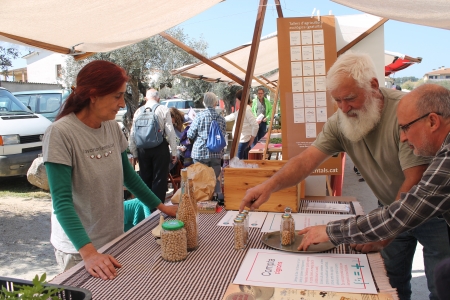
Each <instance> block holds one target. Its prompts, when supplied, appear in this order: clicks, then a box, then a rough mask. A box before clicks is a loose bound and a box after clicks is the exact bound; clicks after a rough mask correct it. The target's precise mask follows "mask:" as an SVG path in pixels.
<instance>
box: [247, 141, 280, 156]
mask: <svg viewBox="0 0 450 300" xmlns="http://www.w3.org/2000/svg"><path fill="white" fill-rule="evenodd" d="M265 146H266V140H265V138H262V139H261V140H260V141H259V142H258V143H256V145H255V146H254V147H252V148H251V149H250V151H249V152H248V159H249V160H261V159H263V152H264V147H265ZM282 152H283V149H282V147H281V144H276V146H274V144H269V146H268V148H267V152H266V154H268V155H269V159H270V155H271V154H272V153H276V154H277V157H276V159H278V158H279V154H281V153H282Z"/></svg>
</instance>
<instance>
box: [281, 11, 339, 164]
mask: <svg viewBox="0 0 450 300" xmlns="http://www.w3.org/2000/svg"><path fill="white" fill-rule="evenodd" d="M277 22H278V52H279V65H280V95H281V97H282V99H284V101H281V111H282V112H281V115H282V116H283V122H282V127H283V130H282V132H283V137H282V140H283V155H285V151H286V150H287V151H286V152H287V157H288V158H290V157H293V156H295V155H297V154H299V153H300V152H302V151H303V150H304V149H306V148H307V147H309V146H310V145H311V143H312V142H313V141H314V140H315V139H316V137H317V135H318V134H319V133H320V132H321V130H322V127H323V125H324V123H325V122H326V121H327V119H328V117H329V116H330V115H331V114H332V113H334V107H333V104H332V102H331V99H328V98H327V93H326V75H327V70H328V69H329V68H330V67H331V65H332V64H333V63H334V62H335V61H336V33H335V26H334V16H325V17H322V18H320V19H317V18H310V17H304V18H283V19H278V21H277ZM287 132H296V135H289V136H288V135H287ZM285 149H286V150H285Z"/></svg>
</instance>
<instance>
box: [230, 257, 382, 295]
mask: <svg viewBox="0 0 450 300" xmlns="http://www.w3.org/2000/svg"><path fill="white" fill-rule="evenodd" d="M233 283H234V284H242V285H251V286H268V287H279V288H295V289H307V290H327V291H335V292H350V293H364V294H376V293H377V290H376V287H375V282H374V279H373V277H372V274H371V272H370V266H369V262H368V259H367V256H366V255H365V254H339V255H337V254H332V253H320V254H308V255H299V254H297V253H286V252H282V251H275V250H263V249H249V250H248V252H247V255H246V256H245V258H244V261H243V262H242V264H241V267H240V268H239V271H238V274H237V275H236V278H235V280H234V281H233Z"/></svg>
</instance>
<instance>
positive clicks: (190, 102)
mask: <svg viewBox="0 0 450 300" xmlns="http://www.w3.org/2000/svg"><path fill="white" fill-rule="evenodd" d="M186 104H187V106H186V108H191V107H192V108H194V101H186Z"/></svg>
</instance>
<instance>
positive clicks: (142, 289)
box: [51, 211, 389, 300]
mask: <svg viewBox="0 0 450 300" xmlns="http://www.w3.org/2000/svg"><path fill="white" fill-rule="evenodd" d="M302 212H308V211H302ZM225 213H226V212H225V211H222V212H221V213H217V214H200V221H199V232H200V240H199V244H200V246H199V248H198V249H197V250H195V251H193V252H190V253H189V254H188V257H187V259H186V260H184V261H182V262H175V263H173V262H166V261H164V260H163V259H162V258H161V251H160V246H159V245H158V244H157V243H156V242H155V240H154V237H153V236H152V235H151V233H150V231H151V230H152V229H153V228H154V227H155V226H156V225H157V224H158V222H159V218H158V217H153V218H147V219H145V220H144V221H143V222H141V223H140V224H139V225H138V226H136V227H135V228H133V229H132V230H131V231H129V232H127V233H126V234H124V235H122V236H121V237H119V238H118V239H116V240H115V241H113V242H111V243H110V244H109V245H107V246H106V247H103V248H102V249H101V250H102V251H103V252H104V253H109V254H111V255H113V256H114V257H116V258H117V259H118V260H119V262H120V263H121V264H122V268H120V269H118V276H117V277H116V278H115V279H114V280H110V281H103V280H102V279H97V278H93V277H92V276H90V275H89V273H87V271H86V270H85V269H84V266H82V265H78V266H77V267H74V268H72V269H71V270H69V271H67V272H65V273H62V274H60V275H58V276H57V277H55V278H54V279H53V280H52V281H51V283H55V284H62V285H69V286H76V287H81V288H85V289H88V290H89V291H91V292H92V294H93V299H145V300H148V299H177V300H181V299H189V300H192V299H208V300H209V299H211V300H215V299H222V296H223V295H224V293H225V291H226V289H227V287H228V285H229V284H230V283H231V282H232V281H233V280H234V277H235V276H236V274H237V272H238V269H239V267H240V265H241V263H242V261H243V259H244V257H245V254H246V253H247V250H248V249H250V248H259V249H269V248H268V247H267V246H266V245H265V244H263V243H262V242H261V237H262V233H261V231H260V229H259V228H250V232H249V244H248V245H247V247H246V249H244V250H239V251H237V250H234V248H233V228H232V227H223V226H216V225H217V223H218V222H219V221H220V219H221V218H222V217H223V216H224V215H225ZM351 251H352V250H351V249H350V248H349V247H348V246H346V245H340V246H339V247H337V248H335V249H333V250H330V253H352V252H351ZM378 256H379V255H378ZM375 259H378V258H375ZM380 259H381V258H380ZM380 259H378V260H380ZM369 261H370V260H369ZM377 264H379V262H378V263H377ZM381 265H382V263H381ZM374 277H377V276H376V274H374ZM378 277H380V276H378ZM384 277H385V275H384ZM375 280H376V281H377V283H378V279H377V278H375ZM380 281H382V282H383V284H384V285H385V288H389V286H388V285H389V284H388V283H387V286H386V279H385V278H381V280H380ZM378 285H379V284H378ZM382 289H383V288H380V290H382Z"/></svg>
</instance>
